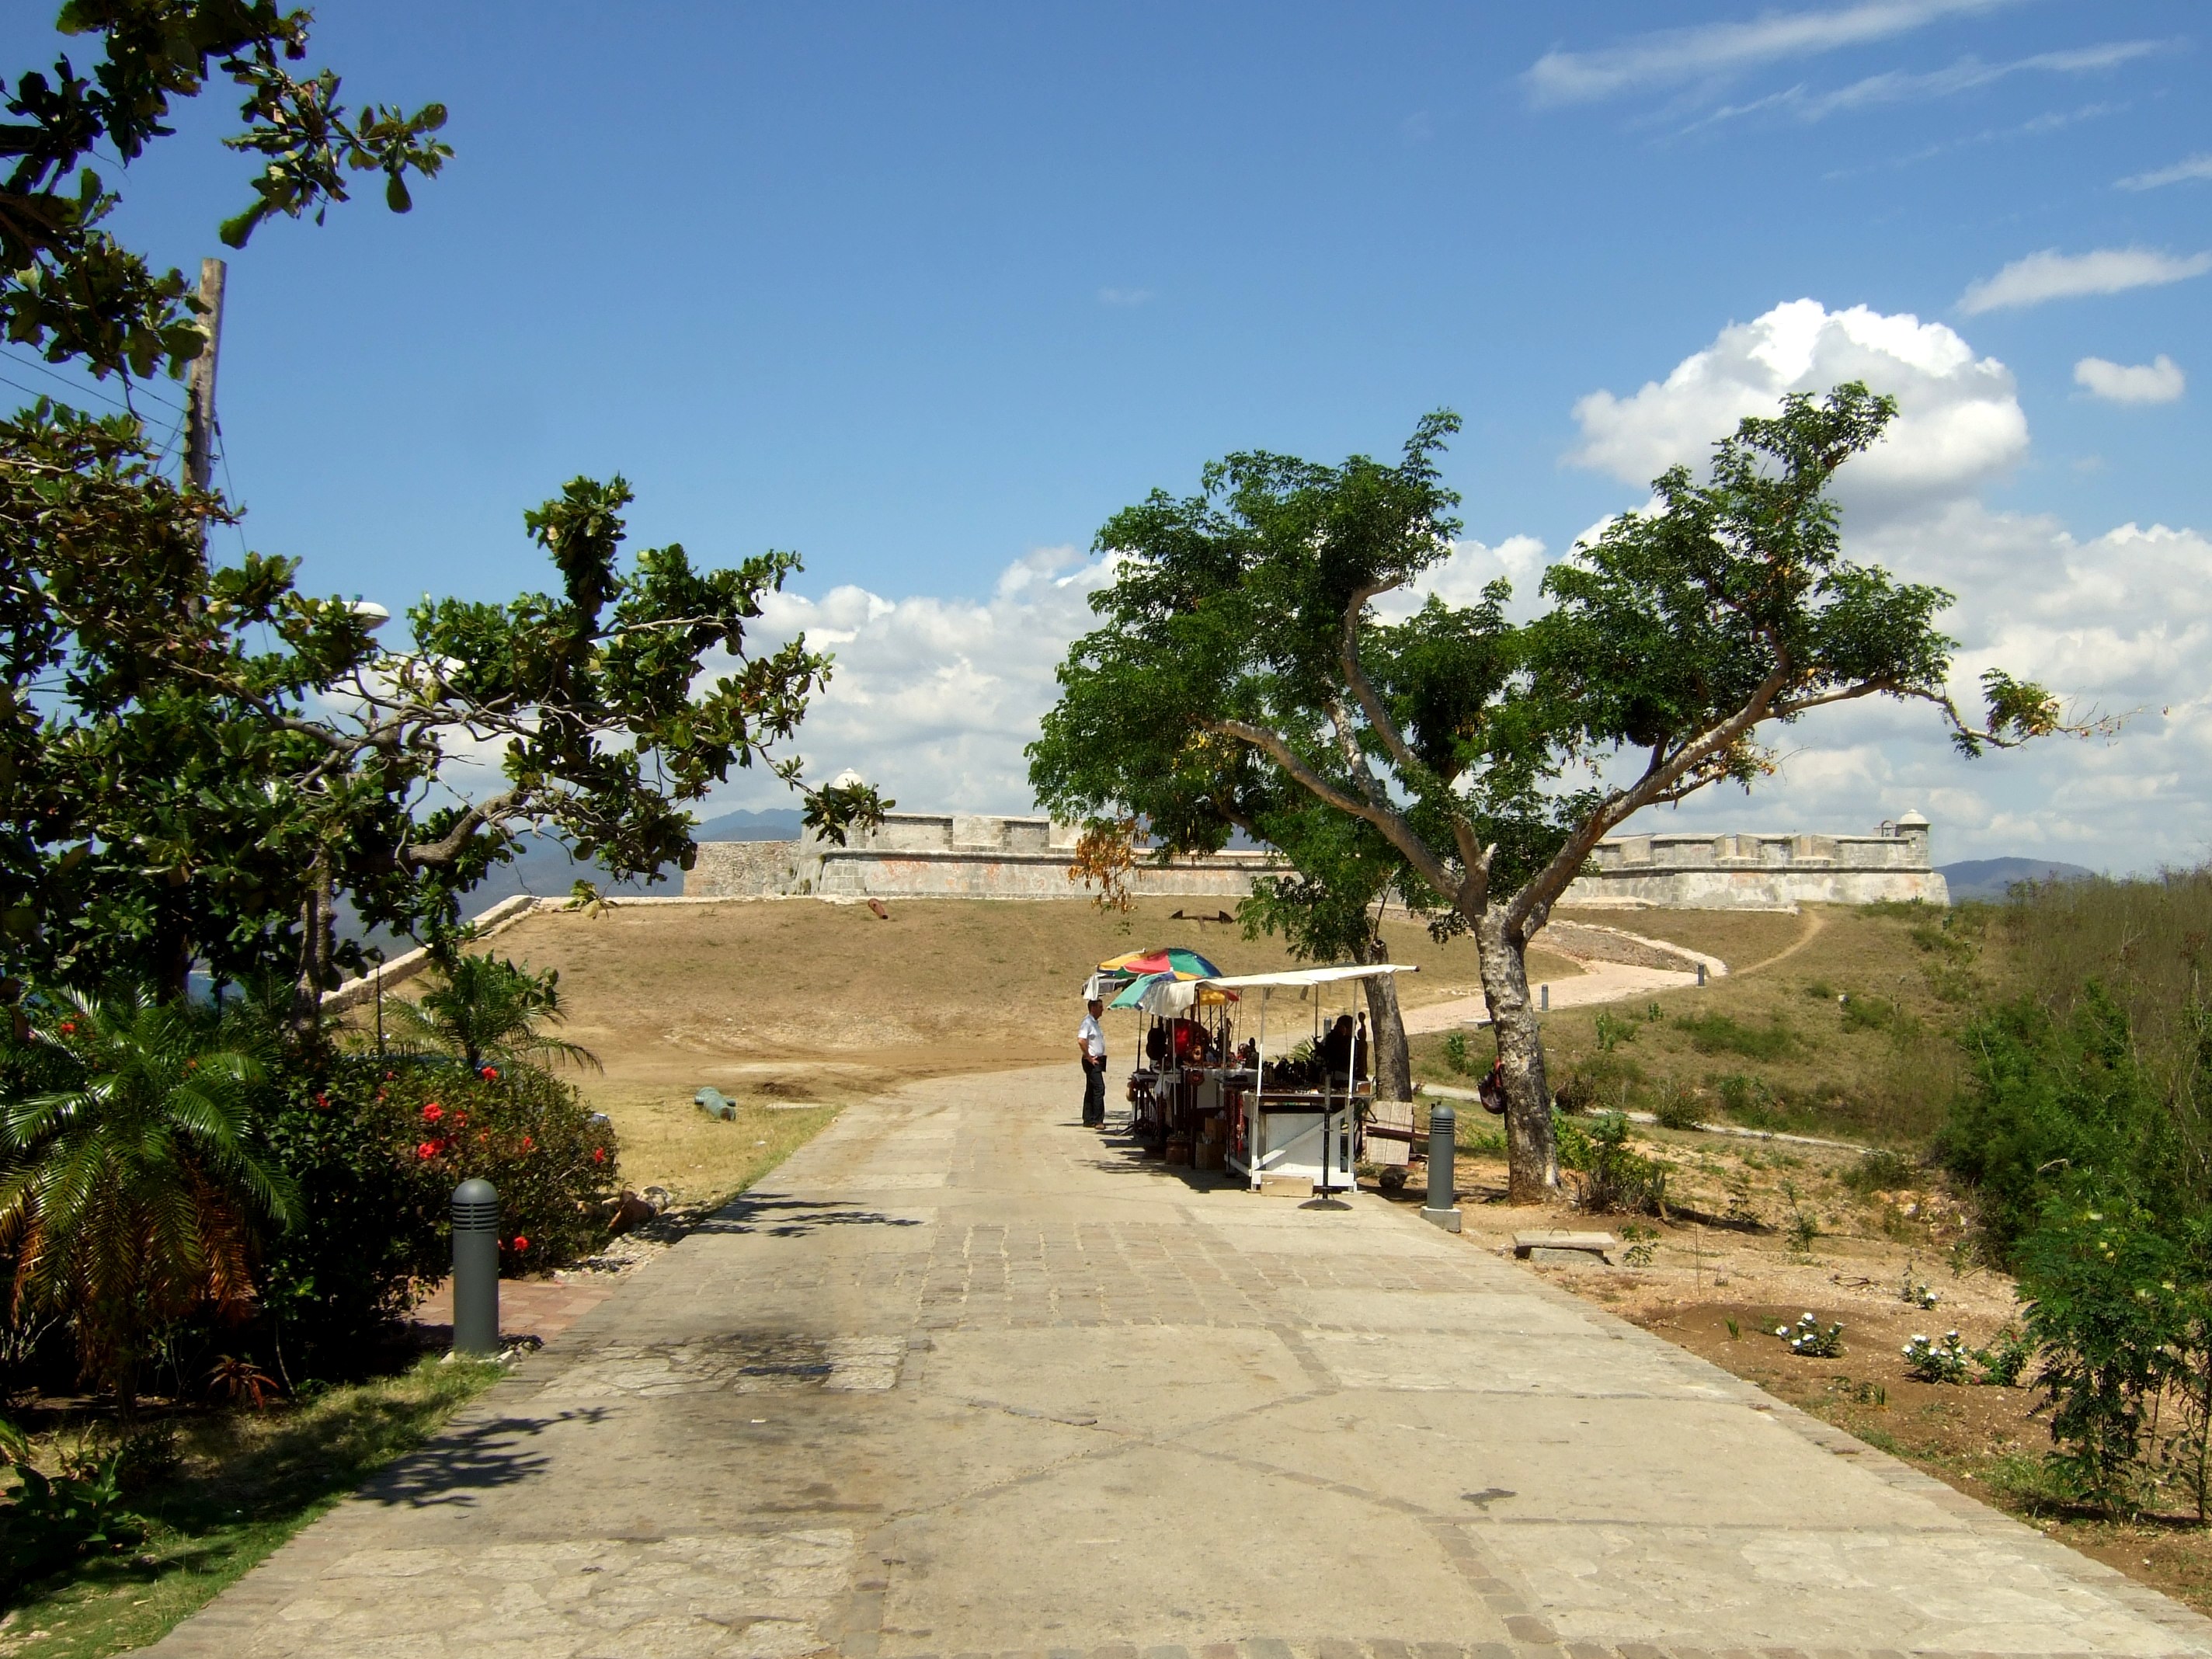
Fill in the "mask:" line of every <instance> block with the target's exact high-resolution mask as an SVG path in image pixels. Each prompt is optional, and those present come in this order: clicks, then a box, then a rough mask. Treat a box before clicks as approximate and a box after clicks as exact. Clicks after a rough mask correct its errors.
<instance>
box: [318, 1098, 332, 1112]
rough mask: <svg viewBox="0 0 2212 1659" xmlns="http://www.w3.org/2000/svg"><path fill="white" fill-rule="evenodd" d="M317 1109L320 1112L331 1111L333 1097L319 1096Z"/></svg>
mask: <svg viewBox="0 0 2212 1659" xmlns="http://www.w3.org/2000/svg"><path fill="white" fill-rule="evenodd" d="M315 1109H316V1110H317V1111H319V1112H327V1111H329V1110H330V1109H331V1097H329V1096H328V1095H317V1096H316V1097H315Z"/></svg>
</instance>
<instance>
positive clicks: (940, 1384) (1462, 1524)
mask: <svg viewBox="0 0 2212 1659" xmlns="http://www.w3.org/2000/svg"><path fill="white" fill-rule="evenodd" d="M1069 1081H1070V1079H1068V1077H1067V1076H1066V1074H1065V1073H1062V1072H1059V1071H1054V1072H1048V1073H1015V1074H1011V1075H1008V1074H1000V1075H997V1076H993V1077H988V1078H965V1079H939V1080H935V1081H932V1082H928V1083H924V1084H918V1085H915V1086H913V1087H911V1088H908V1089H907V1090H904V1091H901V1092H899V1093H897V1094H896V1095H893V1096H890V1097H886V1098H884V1099H882V1100H879V1101H875V1102H872V1103H868V1104H866V1105H864V1106H859V1107H855V1108H853V1109H849V1110H848V1111H847V1112H846V1113H844V1114H843V1115H841V1116H840V1118H839V1119H838V1120H837V1121H836V1122H835V1123H834V1124H832V1125H831V1126H830V1127H829V1129H827V1130H826V1131H824V1132H823V1134H822V1136H821V1137H820V1138H818V1139H817V1140H815V1141H814V1142H813V1143H812V1144H811V1145H810V1146H807V1147H806V1148H805V1149H804V1150H803V1151H801V1152H799V1154H798V1155H796V1156H795V1157H794V1158H792V1159H791V1160H790V1162H789V1163H787V1164H785V1165H784V1167H783V1168H782V1169H781V1170H779V1171H777V1172H776V1175H775V1177H774V1178H773V1180H772V1181H770V1182H767V1183H764V1184H763V1187H762V1188H759V1189H757V1190H756V1191H755V1192H753V1193H750V1194H747V1195H746V1196H745V1197H744V1199H743V1200H739V1201H738V1203H736V1204H733V1205H732V1206H730V1208H729V1209H728V1210H727V1211H726V1212H724V1213H722V1214H721V1215H720V1216H718V1217H716V1218H713V1219H712V1220H711V1221H710V1222H709V1223H708V1225H705V1226H703V1227H702V1228H701V1229H699V1230H698V1231H696V1232H695V1233H694V1234H693V1235H692V1236H691V1237H689V1238H688V1239H686V1240H685V1241H684V1243H682V1244H681V1245H679V1246H678V1248H676V1249H673V1250H671V1252H669V1253H668V1254H667V1255H665V1257H663V1258H662V1259H660V1260H659V1261H656V1262H654V1263H653V1264H652V1265H650V1266H648V1267H646V1268H644V1269H642V1270H641V1271H640V1272H639V1273H637V1274H635V1276H634V1277H633V1278H632V1279H629V1281H627V1282H626V1283H624V1284H623V1286H622V1287H621V1289H619V1290H618V1291H617V1292H616V1293H615V1294H614V1295H613V1296H611V1297H609V1298H608V1299H607V1300H606V1301H605V1302H603V1303H602V1304H599V1306H598V1307H596V1308H593V1309H592V1310H589V1311H588V1312H586V1313H584V1314H583V1315H581V1316H580V1317H579V1318H578V1319H577V1320H576V1322H574V1325H573V1326H571V1327H570V1328H568V1330H567V1331H565V1332H563V1333H562V1334H561V1335H560V1336H558V1337H557V1338H556V1340H553V1341H551V1342H550V1343H548V1344H547V1346H546V1347H545V1348H544V1351H543V1352H539V1353H537V1354H535V1355H532V1356H531V1357H530V1358H526V1360H524V1361H523V1362H522V1363H521V1364H520V1365H519V1366H518V1367H517V1369H516V1370H515V1373H514V1375H513V1376H512V1377H511V1378H509V1379H508V1380H507V1382H505V1383H502V1384H501V1385H500V1387H498V1388H497V1389H494V1390H493V1391H492V1393H491V1394H489V1395H487V1396H486V1397H485V1398H484V1399H483V1400H482V1401H479V1402H478V1403H477V1405H475V1406H474V1407H471V1408H470V1409H469V1410H467V1411H465V1412H464V1413H461V1414H460V1415H459V1417H458V1418H457V1419H455V1420H454V1422H453V1425H451V1427H450V1428H449V1429H448V1430H447V1432H446V1433H445V1434H443V1435H442V1436H441V1437H439V1438H438V1439H437V1440H436V1441H435V1443H432V1444H431V1445H429V1446H428V1447H427V1448H425V1449H423V1450H422V1452H420V1453H419V1454H417V1455H415V1456H413V1457H410V1458H408V1459H405V1460H403V1461H402V1462H399V1463H398V1464H396V1465H394V1466H393V1467H392V1468H390V1469H387V1470H386V1471H385V1472H384V1473H383V1474H380V1476H379V1477H378V1478H377V1479H376V1480H374V1481H372V1482H371V1483H370V1484H369V1485H368V1486H367V1487H366V1488H365V1489H364V1490H363V1491H362V1492H361V1493H359V1494H358V1495H357V1496H356V1497H355V1498H351V1499H349V1501H347V1502H346V1503H344V1504H340V1505H339V1506H338V1507H337V1509H336V1510H333V1511H332V1512H331V1514H330V1515H328V1516H325V1518H324V1519H323V1520H321V1521H319V1522H317V1523H316V1524H315V1525H313V1526H312V1527H309V1528H307V1529H306V1530H305V1531H303V1532H302V1533H301V1534H300V1535H299V1536H298V1537H296V1538H295V1539H294V1540H293V1541H292V1542H291V1543H289V1544H288V1545H287V1546H286V1547H284V1548H283V1549H282V1550H280V1551H278V1552H277V1553H276V1554H275V1555H274V1556H272V1557H271V1558H270V1559H269V1560H268V1561H267V1562H266V1563H264V1565H262V1566H261V1567H260V1568H258V1569H257V1570H256V1571H253V1572H252V1573H250V1574H248V1575H247V1576H246V1577H245V1578H244V1579H243V1580H242V1581H241V1582H240V1583H238V1584H237V1585H235V1586H234V1587H233V1588H232V1589H230V1590H229V1591H228V1592H227V1593H226V1594H225V1595H222V1596H221V1597H218V1598H217V1599H216V1601H214V1602H213V1603H211V1604H210V1606H209V1607H207V1608H206V1609H205V1610H204V1611H203V1612H202V1613H200V1614H199V1615H197V1617H195V1618H193V1619H191V1620H187V1621H186V1622H185V1624H183V1625H181V1626H179V1627H178V1629H177V1630H176V1631H174V1632H172V1634H171V1635H170V1636H169V1637H168V1638H166V1639H165V1640H164V1641H163V1642H161V1644H157V1647H156V1648H155V1652H157V1653H159V1654H161V1655H162V1656H164V1659H307V1656H311V1655H312V1656H314V1659H356V1656H369V1659H487V1656H491V1659H506V1656H508V1655H513V1656H521V1655H524V1654H528V1655H530V1656H532V1659H549V1656H550V1659H598V1656H606V1659H664V1656H670V1659H694V1656H696V1659H708V1656H764V1655H769V1656H797V1655H828V1654H836V1655H841V1656H851V1659H882V1656H920V1655H922V1654H925V1653H935V1654H939V1655H956V1654H980V1653H996V1654H1000V1655H1001V1656H1006V1655H1012V1654H1031V1655H1039V1654H1048V1653H1049V1654H1055V1655H1064V1656H1084V1659H1108V1656H1112V1659H1194V1656H1195V1659H1743V1656H1747V1654H1748V1653H1749V1652H1750V1651H1751V1650H1764V1653H1765V1655H1766V1656H1768V1659H1811V1656H1815V1655H1819V1656H1821V1659H1826V1656H1830V1655H1838V1656H1840V1655H1852V1656H1864V1659H1899V1656H1903V1655H1906V1654H1911V1655H1913V1656H1916V1659H1943V1656H1947V1655H1960V1656H1963V1655H1967V1654H1974V1653H1980V1654H2003V1655H2006V1656H2008V1659H2032V1656H2045V1655H2049V1656H2057V1655H2060V1654H2075V1655H2086V1654H2111V1655H2118V1656H2126V1659H2167V1656H2172V1659H2183V1656H2188V1659H2212V1626H2208V1625H2207V1624H2206V1622H2205V1621H2204V1620H2200V1619H2198V1618H2197V1617H2196V1616H2195V1615H2193V1614H2191V1613H2188V1612H2187V1611H2186V1610H2185V1609H2183V1608H2181V1607H2178V1606H2176V1605H2175V1604H2173V1603H2172V1602H2170V1601H2166V1600H2164V1599H2163V1598H2161V1597H2160V1596H2158V1595H2154V1594H2153V1593H2151V1592H2149V1591H2148V1590H2145V1589H2142V1588H2140V1587H2138V1586H2136V1585H2134V1584H2131V1583H2128V1582H2127V1581H2126V1580H2124V1579H2123V1578H2121V1577H2118V1575H2117V1574H2114V1573H2112V1572H2111V1571H2108V1570H2106V1569H2105V1568H2103V1567H2100V1566H2098V1565H2095V1564H2093V1563H2091V1562H2088V1561H2087V1560H2084V1559H2081V1557H2078V1556H2075V1555H2073V1554H2071V1553H2069V1552H2068V1551H2066V1550H2064V1549H2063V1548H2061V1547H2058V1546H2057V1545H2055V1544H2052V1543H2051V1542H2050V1541H2048V1540H2045V1539H2044V1538H2042V1537H2040V1536H2039V1535H2038V1534H2034V1533H2032V1532H2030V1531H2029V1530H2028V1529H2027V1528H2022V1527H2020V1526H2017V1525H2015V1524H2014V1523H2012V1522H2008V1521H2007V1520H2005V1519H2004V1518H2003V1517H2002V1516H1997V1515H1996V1514H1994V1513H1992V1512H1991V1511H1990V1510H1986V1509H1984V1508H1982V1507H1981V1506H1980V1505H1978V1504H1974V1503H1972V1501H1971V1500H1969V1499H1967V1498H1963V1497H1961V1496H1960V1495H1959V1494H1957V1493H1955V1492H1951V1491H1949V1490H1948V1488H1946V1487H1943V1486H1940V1485H1938V1484H1937V1483H1936V1482H1935V1481H1933V1480H1928V1479H1927V1478H1925V1477H1923V1476H1921V1475H1918V1474H1915V1473H1913V1472H1912V1471H1911V1470H1909V1469H1906V1468H1904V1467H1903V1466H1901V1465H1899V1464H1898V1463H1896V1462H1893V1461H1892V1460H1890V1459H1888V1458H1886V1457H1883V1456H1882V1455H1881V1454H1879V1453H1877V1452H1875V1451H1874V1450H1873V1449H1871V1448H1869V1447H1866V1446H1863V1445H1861V1444H1859V1443H1857V1442H1854V1441H1852V1440H1851V1439H1850V1437H1848V1436H1845V1435H1844V1434H1841V1433H1840V1432H1839V1431H1835V1430H1833V1429H1831V1428H1829V1427H1827V1426H1826V1425H1822V1424H1820V1423H1818V1422H1816V1421H1814V1420H1813V1419H1809V1418H1807V1417H1804V1416H1802V1414H1800V1413H1796V1412H1794V1411H1792V1410H1790V1409H1789V1408H1788V1407H1783V1406H1781V1405H1780V1404H1779V1403H1778V1402H1776V1401H1771V1400H1769V1399H1766V1398H1765V1397H1764V1396H1762V1395H1759V1393H1758V1391H1757V1390H1756V1389H1753V1388H1751V1387H1750V1386H1749V1385H1747V1384H1746V1383H1741V1382H1740V1381H1738V1380H1737V1379H1735V1378H1734V1377H1731V1376H1727V1375H1725V1374H1724V1373H1723V1372H1721V1371H1719V1370H1716V1369H1714V1368H1713V1367H1711V1366H1710V1365H1707V1364H1705V1362H1703V1361H1701V1360H1699V1359H1698V1358H1695V1357H1694V1356H1692V1355H1690V1354H1688V1353H1686V1352H1683V1351H1681V1350H1679V1349H1675V1348H1673V1347H1671V1346H1668V1345H1667V1344H1665V1343H1663V1342H1662V1341H1660V1340H1658V1339H1656V1338H1655V1337H1652V1336H1650V1335H1649V1334H1645V1333H1644V1332H1641V1331H1638V1330H1636V1329H1634V1328H1631V1327H1629V1326H1627V1325H1626V1324H1623V1323H1622V1322H1620V1321H1618V1320H1616V1319H1614V1318H1613V1317H1612V1316H1610V1315H1607V1313H1605V1312H1604V1311H1603V1310H1600V1309H1598V1308H1596V1307H1595V1306H1592V1305H1590V1304H1586V1303H1583V1302H1580V1301H1578V1300H1577V1299H1575V1298H1574V1297H1571V1296H1570V1295H1569V1294H1568V1293H1567V1292H1565V1291H1563V1290H1561V1289H1559V1287H1558V1286H1556V1285H1547V1284H1546V1283H1543V1282H1542V1281H1541V1280H1540V1279H1537V1278H1535V1277H1534V1275H1532V1274H1531V1273H1528V1271H1527V1270H1526V1269H1524V1268H1520V1267H1515V1266H1514V1265H1512V1264H1511V1263H1510V1262H1506V1261H1501V1260H1499V1259H1498V1258H1497V1257H1496V1256H1493V1255H1488V1254H1486V1252H1484V1251H1482V1250H1480V1249H1478V1248H1476V1247H1475V1246H1474V1245H1473V1244H1472V1243H1468V1241H1466V1240H1464V1239H1459V1238H1450V1237H1446V1236H1444V1235H1443V1234H1442V1233H1439V1232H1438V1231H1436V1230H1435V1229H1433V1228H1431V1227H1427V1226H1425V1225H1422V1224H1421V1223H1420V1222H1419V1220H1418V1219H1416V1218H1413V1217H1412V1216H1410V1215H1408V1214H1407V1212H1406V1210H1405V1209H1404V1207H1403V1206H1394V1205H1390V1204H1388V1203H1385V1202H1383V1201H1382V1200H1379V1199H1376V1198H1372V1197H1369V1196H1359V1197H1356V1198H1354V1199H1352V1200H1351V1201H1350V1202H1349V1203H1348V1204H1346V1205H1345V1206H1341V1207H1337V1206H1328V1207H1320V1206H1303V1205H1300V1204H1297V1203H1293V1202H1286V1201H1283V1200H1272V1199H1265V1198H1261V1197H1257V1196H1255V1195H1253V1194H1249V1193H1247V1192H1244V1191H1242V1190H1240V1189H1238V1188H1236V1187H1234V1186H1233V1185H1230V1184H1226V1183H1224V1182H1220V1181H1218V1179H1216V1178H1214V1177H1212V1176H1203V1175H1200V1174H1198V1173H1195V1172H1193V1171H1189V1170H1164V1169H1162V1168H1161V1167H1160V1166H1159V1165H1158V1164H1157V1163H1152V1162H1147V1161H1146V1160H1144V1159H1142V1158H1139V1157H1138V1156H1136V1155H1135V1153H1134V1152H1133V1150H1132V1149H1130V1148H1129V1147H1127V1146H1126V1145H1123V1144H1121V1143H1120V1142H1118V1141H1117V1140H1116V1139H1115V1138H1114V1137H1112V1136H1111V1135H1108V1136H1103V1137H1102V1136H1100V1135H1098V1134H1097V1133H1093V1132H1091V1131H1086V1130H1084V1129H1081V1128H1080V1127H1077V1126H1076V1125H1075V1124H1073V1122H1071V1121H1069V1114H1068V1112H1067V1109H1066V1103H1067V1101H1068V1100H1069V1099H1070V1098H1071V1097H1072V1091H1070V1089H1069V1086H1068V1085H1069Z"/></svg>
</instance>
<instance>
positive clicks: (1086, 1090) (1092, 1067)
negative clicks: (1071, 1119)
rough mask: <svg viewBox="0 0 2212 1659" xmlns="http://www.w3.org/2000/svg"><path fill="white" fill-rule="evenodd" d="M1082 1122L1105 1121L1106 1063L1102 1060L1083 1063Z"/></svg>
mask: <svg viewBox="0 0 2212 1659" xmlns="http://www.w3.org/2000/svg"><path fill="white" fill-rule="evenodd" d="M1083 1121H1085V1123H1103V1122H1104V1121H1106V1062H1105V1061H1104V1060H1085V1061H1084V1062H1083Z"/></svg>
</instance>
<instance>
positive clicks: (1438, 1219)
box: [1421, 1101, 1459, 1233]
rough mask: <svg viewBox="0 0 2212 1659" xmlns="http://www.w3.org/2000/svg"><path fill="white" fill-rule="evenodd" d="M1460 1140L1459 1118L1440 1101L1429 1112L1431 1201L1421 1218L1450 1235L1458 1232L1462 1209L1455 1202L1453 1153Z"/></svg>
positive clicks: (1422, 1210)
mask: <svg viewBox="0 0 2212 1659" xmlns="http://www.w3.org/2000/svg"><path fill="white" fill-rule="evenodd" d="M1458 1139H1459V1119H1458V1117H1457V1116H1456V1115H1455V1114H1454V1113H1453V1111H1452V1109H1451V1108H1450V1107H1449V1106H1447V1105H1445V1104H1444V1103H1443V1102H1442V1101H1439V1102H1437V1104H1436V1105H1435V1106H1434V1107H1433V1108H1432V1109H1431V1110H1430V1112H1429V1201H1428V1202H1427V1203H1426V1204H1424V1205H1423V1206H1421V1218H1422V1219H1423V1220H1424V1221H1433V1222H1435V1223H1436V1225H1437V1226H1439V1227H1442V1228H1443V1230H1444V1231H1446V1232H1448V1233H1455V1232H1457V1231H1459V1210H1458V1207H1457V1206H1455V1205H1454V1204H1453V1202H1452V1199H1453V1197H1454V1194H1453V1191H1452V1154H1453V1153H1454V1152H1456V1151H1457V1150H1458Z"/></svg>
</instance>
